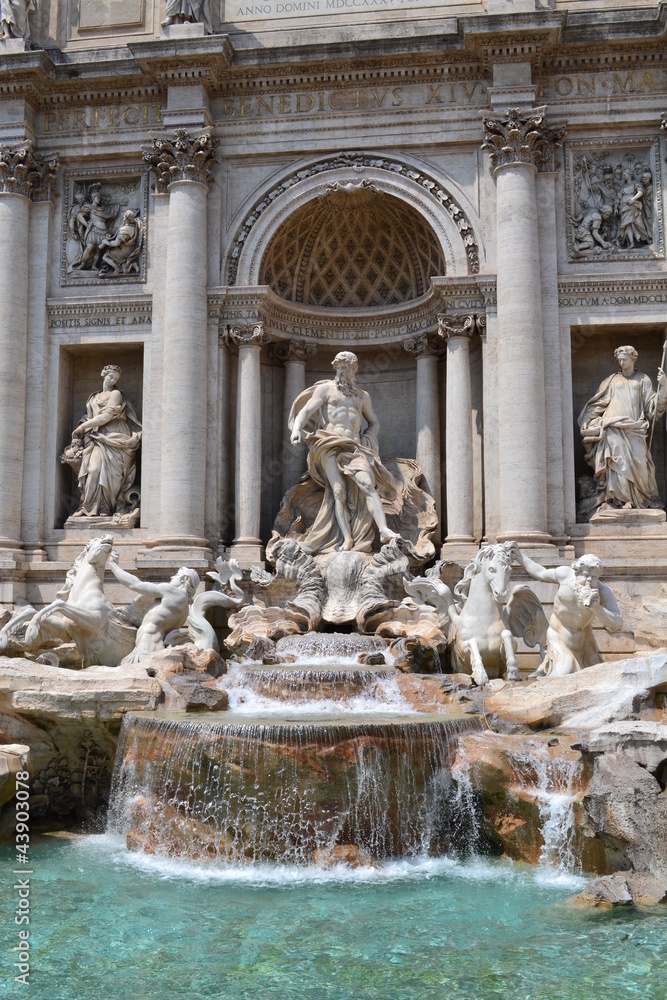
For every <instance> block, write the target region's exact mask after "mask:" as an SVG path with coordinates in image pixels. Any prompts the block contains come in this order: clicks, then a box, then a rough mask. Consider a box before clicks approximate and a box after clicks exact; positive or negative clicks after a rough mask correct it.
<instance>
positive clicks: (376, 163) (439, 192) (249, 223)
mask: <svg viewBox="0 0 667 1000" xmlns="http://www.w3.org/2000/svg"><path fill="white" fill-rule="evenodd" d="M346 167H353V168H355V169H357V170H358V169H363V168H373V169H374V170H390V171H391V172H392V173H394V174H399V175H400V176H402V177H407V178H408V179H409V180H411V181H415V182H416V183H417V184H421V186H422V187H424V188H426V190H427V191H428V193H429V194H430V195H431V196H432V197H433V198H434V199H435V200H436V201H437V202H438V203H439V204H440V205H441V206H443V207H444V208H446V209H447V211H448V212H449V214H450V215H451V217H452V219H453V220H454V222H455V223H456V225H457V226H458V229H459V232H460V233H461V237H462V239H463V243H464V245H465V249H466V255H467V257H468V264H469V267H470V272H471V274H477V273H478V272H479V248H478V246H477V241H476V240H475V237H474V235H473V231H472V226H471V224H470V220H469V219H468V217H467V216H466V214H465V212H464V211H463V209H462V208H461V206H460V205H459V204H457V202H456V200H455V199H454V198H452V196H451V195H450V194H449V193H448V192H447V191H445V189H444V188H443V186H442V185H441V184H439V183H438V181H436V180H434V179H433V178H432V177H431V176H430V175H429V174H427V173H425V172H424V171H422V170H416V169H415V168H414V167H411V166H409V165H407V164H405V163H401V162H400V160H396V159H394V158H393V157H390V156H383V157H381V158H380V157H375V156H370V155H368V154H366V153H343V154H341V155H339V156H334V157H331V158H329V159H326V160H321V161H320V162H319V163H314V164H312V166H310V167H307V168H306V169H304V170H297V171H295V173H293V174H291V175H290V176H289V177H286V178H285V180H284V181H282V182H281V183H280V184H277V185H276V186H275V187H274V188H272V189H271V190H270V191H269V192H268V193H267V194H265V195H264V196H263V198H261V199H259V200H258V201H257V202H256V203H255V205H254V206H253V207H252V209H251V211H250V212H249V213H248V215H246V217H245V219H244V220H243V222H242V224H241V227H240V229H239V230H238V232H237V234H236V238H235V240H234V244H233V248H232V253H231V259H230V262H229V267H228V270H227V284H229V285H233V284H235V283H236V275H237V273H238V267H239V258H240V256H241V251H242V249H243V244H244V243H245V241H246V240H247V239H248V236H249V235H250V232H251V230H252V229H253V227H254V226H255V225H256V224H257V222H258V221H259V219H260V217H261V215H262V213H263V212H264V211H265V210H266V209H267V208H268V207H269V205H270V204H271V203H272V202H273V201H275V200H276V198H277V197H278V196H279V195H281V194H283V193H284V192H285V191H289V190H290V188H292V187H294V185H295V184H299V183H300V182H301V181H304V180H307V179H308V178H309V177H314V176H316V175H317V174H322V173H326V172H329V171H333V170H341V169H344V168H346Z"/></svg>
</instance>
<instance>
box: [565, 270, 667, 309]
mask: <svg viewBox="0 0 667 1000" xmlns="http://www.w3.org/2000/svg"><path fill="white" fill-rule="evenodd" d="M558 298H559V305H560V308H561V309H567V308H577V307H583V306H594V307H599V308H605V307H609V308H614V309H615V308H618V307H619V306H623V305H628V306H637V305H651V304H655V305H661V306H664V305H665V304H667V274H665V273H664V272H662V273H660V274H656V275H655V276H653V277H640V276H639V275H637V277H634V276H630V277H621V276H615V275H613V274H612V275H609V274H599V275H578V274H577V275H572V276H567V277H560V278H559V279H558Z"/></svg>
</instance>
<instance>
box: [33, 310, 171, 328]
mask: <svg viewBox="0 0 667 1000" xmlns="http://www.w3.org/2000/svg"><path fill="white" fill-rule="evenodd" d="M150 325H151V317H150V315H149V314H146V315H142V314H140V313H137V315H136V316H63V317H56V318H54V319H51V320H49V329H51V330H71V329H76V328H78V327H83V328H85V329H90V328H92V327H99V326H150Z"/></svg>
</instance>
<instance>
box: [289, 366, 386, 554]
mask: <svg viewBox="0 0 667 1000" xmlns="http://www.w3.org/2000/svg"><path fill="white" fill-rule="evenodd" d="M333 366H334V369H335V371H336V375H335V378H334V379H331V380H329V379H326V380H323V381H321V382H316V383H315V385H313V386H310V388H308V389H305V390H304V392H302V393H300V394H299V395H298V396H297V398H296V399H295V400H294V403H293V404H292V409H291V411H290V415H289V427H290V430H291V431H292V441H293V443H295V444H297V443H299V442H300V441H301V440H304V441H305V442H306V444H307V445H308V472H309V474H310V476H311V478H312V479H313V480H314V482H316V483H317V484H318V485H319V486H321V487H322V488H323V489H324V499H323V500H322V504H321V506H320V510H319V512H318V514H317V517H316V519H315V522H314V523H313V525H312V527H311V528H310V531H309V532H308V535H307V537H306V539H305V540H304V541H303V543H302V547H303V548H304V550H305V551H306V552H310V553H313V554H314V553H321V552H330V551H333V550H335V549H347V550H354V551H358V552H370V551H371V549H372V544H373V539H374V537H375V527H376V526H377V529H378V531H379V533H380V541H381V542H382V543H384V542H387V541H389V540H390V539H391V538H395V537H397V536H396V532H393V531H391V530H390V529H389V528H388V527H387V521H386V516H385V512H384V509H383V507H382V501H383V500H385V501H387V502H389V503H391V502H392V501H393V500H395V499H396V496H397V486H396V483H395V481H394V478H393V476H392V475H391V473H390V472H389V471H388V470H387V469H386V468H385V467H384V465H383V464H382V462H381V461H380V455H379V450H378V430H379V423H378V419H377V417H376V416H375V412H374V410H373V407H372V404H371V400H370V396H369V394H368V393H367V392H366V391H365V390H363V389H359V388H358V386H357V383H356V371H357V358H356V356H355V355H354V354H352V353H351V352H350V351H342V352H341V353H340V354H337V355H336V357H335V358H334V361H333ZM363 421H366V424H367V426H366V429H365V430H364V431H363V433H362V426H363Z"/></svg>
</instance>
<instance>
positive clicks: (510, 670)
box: [405, 542, 544, 687]
mask: <svg viewBox="0 0 667 1000" xmlns="http://www.w3.org/2000/svg"><path fill="white" fill-rule="evenodd" d="M515 548H516V542H502V543H499V544H497V545H483V546H482V547H481V548H480V550H479V552H478V553H477V555H476V556H475V558H474V559H473V561H472V562H470V563H468V565H467V566H466V568H465V572H464V574H463V579H462V580H460V581H459V583H457V585H456V586H455V587H454V594H452V592H451V590H450V589H449V587H448V586H447V584H446V583H443V582H442V581H441V580H440V579H439V578H438V577H427V576H422V577H418V578H417V579H415V580H410V581H405V589H406V592H407V593H408V594H410V595H411V596H412V597H417V598H419V599H420V600H421V601H423V602H425V603H428V604H432V605H433V606H434V607H436V608H437V609H438V611H439V612H440V614H441V616H445V617H447V618H449V621H450V623H451V624H450V628H449V633H448V636H447V642H448V645H449V647H450V649H451V654H452V665H453V667H454V670H455V671H457V670H459V671H462V672H463V673H469V674H472V677H473V680H474V681H475V683H476V684H479V685H480V687H481V685H482V684H486V682H487V681H488V680H489V678H490V677H501V676H502V674H503V671H504V670H507V680H508V681H520V680H521V674H520V672H519V668H518V667H517V662H516V648H517V644H516V640H515V638H514V635H515V634H516V635H522V634H523V632H522V631H521V630H520V629H519V619H520V615H521V613H522V611H523V608H524V607H525V608H527V607H530V608H531V610H532V611H533V612H534V613H539V615H541V617H542V618H544V614H543V613H542V609H541V605H540V602H539V601H538V599H537V597H536V596H535V595H534V594H533V593H532V591H530V590H529V589H528V588H527V587H518V588H515V590H514V591H513V592H512V594H511V595H510V574H511V567H512V555H513V553H514V550H515ZM508 600H509V602H510V603H509V604H508ZM512 625H514V628H512Z"/></svg>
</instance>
